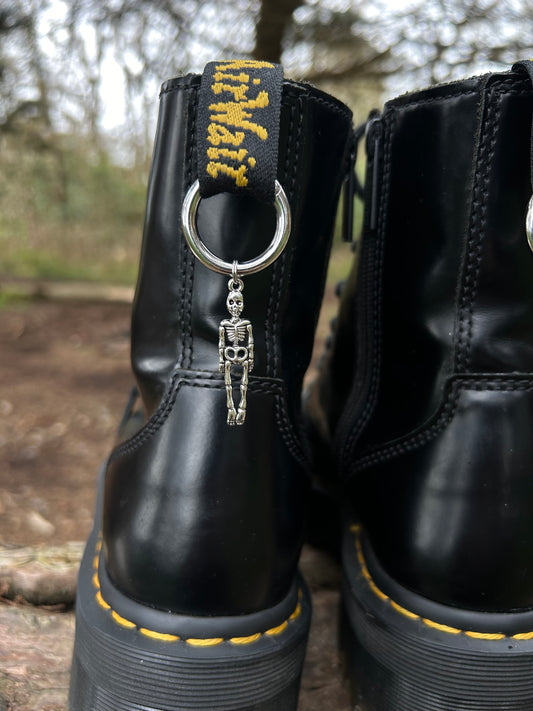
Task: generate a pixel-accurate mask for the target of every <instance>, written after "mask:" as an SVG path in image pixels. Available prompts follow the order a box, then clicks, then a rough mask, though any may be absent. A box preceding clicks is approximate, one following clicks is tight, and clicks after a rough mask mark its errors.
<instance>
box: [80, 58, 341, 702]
mask: <svg viewBox="0 0 533 711" xmlns="http://www.w3.org/2000/svg"><path fill="white" fill-rule="evenodd" d="M271 69H272V71H274V70H275V71H276V72H277V74H276V76H275V77H274V79H273V80H272V78H271V77H270V75H269V72H270V70H271ZM209 72H211V74H209ZM264 72H266V75H265V74H264ZM276 77H277V79H276ZM280 77H281V75H280V73H279V70H278V69H276V68H275V67H272V65H266V64H265V63H259V64H258V63H254V62H233V63H232V62H230V63H228V62H223V63H219V64H217V65H215V66H214V67H213V66H210V65H208V68H206V72H204V75H203V80H202V78H201V77H200V76H195V75H194V76H193V75H188V76H185V77H182V78H177V79H171V80H170V81H168V82H166V83H165V84H164V85H163V88H162V91H161V106H160V114H159V124H158V129H157V136H156V141H155V149H154V157H153V165H152V172H151V176H150V182H149V188H148V201H147V213H146V222H145V230H144V239H143V247H142V256H141V266H140V273H139V279H138V284H137V291H136V296H135V302H134V308H133V320H132V364H133V370H134V373H135V376H136V381H137V385H138V390H139V393H140V403H141V408H140V411H139V406H134V407H132V408H130V412H129V413H128V414H127V416H126V418H125V423H124V426H123V428H122V436H121V439H120V441H119V442H118V444H117V446H116V448H115V449H114V451H113V452H112V453H111V455H110V458H109V460H108V462H107V465H106V467H105V469H104V471H103V472H102V476H101V483H100V493H99V503H98V510H97V515H96V519H95V528H94V531H93V533H92V535H91V538H90V540H89V543H88V546H87V551H86V554H85V557H84V560H83V564H82V568H81V572H80V579H79V589H78V590H79V592H78V600H77V623H76V624H77V627H76V643H75V650H74V662H73V670H72V682H71V693H70V708H71V711H89V710H91V711H96V710H97V711H118V709H124V710H127V711H135V710H138V711H141V709H142V710H143V711H144V710H146V711H148V710H149V709H150V710H163V709H164V710H165V711H167V710H168V711H170V710H175V711H178V709H179V710H180V711H182V710H193V709H205V710H208V709H209V710H211V709H227V710H228V711H229V710H231V711H234V710H236V709H243V710H248V711H252V709H253V711H293V710H294V709H295V708H296V703H297V696H298V684H299V677H300V673H301V668H302V662H303V655H304V651H305V644H306V638H307V633H308V629H309V620H310V600H309V594H308V591H307V589H306V587H305V584H304V582H303V580H302V578H301V577H300V576H299V575H298V573H297V569H296V566H297V561H298V556H299V552H300V546H301V540H302V519H303V514H304V507H305V502H306V495H307V489H308V478H309V477H308V475H309V466H308V462H309V454H308V451H307V447H306V444H305V441H304V438H303V436H302V424H301V412H300V392H301V385H302V379H303V376H304V373H305V370H306V368H307V365H308V363H309V359H310V355H311V349H312V344H313V337H314V329H315V325H316V320H317V317H318V311H319V307H320V302H321V297H322V290H323V285H324V279H325V273H326V262H327V257H328V253H329V249H330V245H331V235H332V230H333V222H334V217H335V212H336V204H337V199H338V195H339V190H340V187H341V183H342V180H343V177H344V172H345V170H346V160H347V155H348V152H349V146H350V140H351V138H350V137H351V113H350V111H349V110H348V109H347V108H346V107H345V106H344V105H343V104H341V103H340V102H338V101H336V100H335V99H333V98H332V97H330V96H328V95H326V94H324V93H322V92H320V91H318V90H316V89H314V88H312V87H310V86H308V85H303V84H298V83H295V82H291V81H282V77H281V78H280ZM278 79H279V86H276V85H275V83H276V81H278ZM269 82H271V83H269ZM272 82H273V83H272ZM200 86H202V92H204V93H203V94H202V92H201V91H200ZM265 88H266V91H263V89H265ZM209 91H212V93H213V96H212V97H211V98H209ZM276 91H278V99H279V101H278V104H279V105H278V112H279V113H278V115H276V114H275V113H274V114H273V115H272V114H269V116H268V117H267V116H266V112H265V113H261V109H263V108H265V107H268V110H269V111H270V109H271V108H272V107H273V105H274V104H275V103H276V98H275V97H274V94H275V93H276ZM205 92H207V94H206V93H205ZM265 95H266V97H267V100H265ZM232 112H233V113H232ZM268 121H270V123H268ZM266 125H268V126H269V128H268V131H267V130H266V129H265V130H263V129H264V127H265V126H266ZM267 133H268V141H269V142H270V146H269V148H268V150H269V151H272V150H273V146H272V140H273V138H275V144H276V145H275V147H274V151H275V152H274V154H272V152H270V153H269V154H268V155H266V154H264V153H261V151H264V148H262V147H261V145H259V147H257V146H256V148H257V153H255V154H253V153H251V151H253V150H255V149H254V148H253V146H254V144H253V141H252V139H253V138H254V137H257V136H259V137H260V138H261V135H262V136H264V137H265V138H266V134H267ZM260 134H261V135H260ZM278 136H279V138H278ZM222 139H223V140H222ZM249 140H250V142H249ZM261 140H263V139H262V138H261ZM250 145H251V146H252V148H250ZM245 147H246V149H245ZM242 150H244V153H242V152H241V151H242ZM247 150H248V155H246V151H247ZM272 155H274V158H276V155H277V160H276V161H275V163H274V170H273V171H272V170H271V168H272V165H270V166H268V165H266V163H268V162H269V161H270V163H271V162H272ZM206 156H207V158H206ZM261 162H262V163H261ZM198 166H200V168H198ZM255 167H257V168H262V169H265V168H266V171H264V172H263V173H262V178H261V180H262V181H263V182H262V183H260V186H259V190H256V191H255V192H254V190H255V187H257V186H255V187H254V185H255V184H254V181H253V173H254V171H253V168H255ZM199 170H200V172H202V171H207V173H206V174H205V175H204V174H202V175H200V174H199ZM269 170H270V172H269ZM265 175H266V176H267V177H266V179H265ZM243 176H244V178H245V181H243ZM269 176H270V177H269ZM197 178H199V179H200V187H199V188H198V186H197V184H196V182H195V181H196V180H197ZM210 178H213V180H215V179H219V178H220V179H221V180H222V186H223V189H224V190H225V192H223V193H220V194H213V195H212V196H211V197H207V195H208V194H210V193H216V192H217V191H218V189H219V187H220V185H219V183H217V182H216V180H215V182H214V183H213V182H210ZM275 178H277V181H279V185H280V186H281V188H282V189H283V191H284V195H286V200H287V203H284V204H281V203H282V202H283V200H282V198H281V197H280V190H279V188H278V187H277V186H275V184H274V179H275ZM202 181H203V186H202ZM224 181H226V182H225V183H224ZM198 189H199V190H200V191H203V193H198ZM226 190H227V191H232V192H233V193H234V194H231V193H230V192H226ZM201 194H203V195H206V197H205V199H201V200H200V202H199V204H198V197H199V195H201ZM186 195H187V201H186V202H185V208H184V213H186V214H184V216H183V218H184V224H185V227H186V229H187V230H190V229H192V231H193V232H196V230H197V234H195V235H193V237H191V236H190V235H189V239H190V240H192V242H191V244H192V245H193V249H195V250H196V252H195V253H193V251H191V249H189V246H188V245H187V243H186V241H185V239H184V236H183V234H182V207H183V204H184V200H185V198H186ZM273 198H275V201H276V205H277V216H276V211H275V209H274V207H273V205H272V204H271V202H272V200H273ZM280 204H281V206H280ZM196 210H197V212H196ZM284 210H285V212H284ZM287 210H288V211H287ZM289 217H290V219H291V220H292V228H291V231H290V235H289V237H288V243H287V244H286V246H285V248H284V249H283V251H282V253H281V254H280V255H279V256H276V254H273V255H272V253H270V257H269V258H270V259H274V261H273V263H272V264H271V265H270V266H269V265H268V264H265V263H263V264H262V266H261V265H260V266H259V270H258V271H256V272H255V273H249V271H252V270H249V271H247V269H248V267H249V265H250V262H252V263H253V262H254V260H256V258H258V257H260V260H261V259H263V257H264V255H265V253H267V257H268V255H269V249H270V247H269V245H271V242H272V240H273V235H274V234H275V235H276V237H275V239H277V238H278V237H279V238H280V240H281V242H283V240H284V239H285V238H286V236H287V230H286V229H285V228H286V227H288V225H287V222H288V219H289ZM194 239H196V243H195V242H194ZM198 245H200V247H198ZM204 248H205V249H204ZM282 248H283V244H281V247H280V249H282ZM202 249H203V252H202ZM278 251H279V250H278ZM209 253H210V254H211V257H209ZM202 254H203V255H204V257H202ZM205 254H207V255H208V257H207V260H206V259H205ZM195 255H196V256H195ZM198 255H199V256H200V257H201V258H202V259H203V260H204V262H205V263H206V264H207V266H205V264H202V263H201V262H200V260H199V259H197V256H198ZM211 258H213V259H212V260H211V262H210V261H209V260H210V259H211ZM220 260H222V261H223V262H226V267H223V268H222V269H221V271H222V273H217V272H216V271H214V269H215V266H216V264H217V262H218V261H220ZM265 260H266V257H265V259H263V262H264V261H265ZM267 261H268V260H267ZM213 262H214V265H215V266H213ZM228 265H229V267H228ZM228 268H229V271H228ZM228 282H229V291H228ZM243 298H244V308H243ZM228 311H229V313H228ZM252 328H253V331H252ZM252 333H253V335H252Z"/></svg>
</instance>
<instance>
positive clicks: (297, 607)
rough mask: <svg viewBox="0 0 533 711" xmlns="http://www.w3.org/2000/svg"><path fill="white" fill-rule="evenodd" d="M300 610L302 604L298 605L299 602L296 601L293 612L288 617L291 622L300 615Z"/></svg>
mask: <svg viewBox="0 0 533 711" xmlns="http://www.w3.org/2000/svg"><path fill="white" fill-rule="evenodd" d="M301 612H302V606H301V605H300V603H298V604H297V605H296V607H295V608H294V612H293V613H292V615H291V616H290V617H289V620H290V622H292V621H293V620H295V619H296V618H297V617H300V614H301Z"/></svg>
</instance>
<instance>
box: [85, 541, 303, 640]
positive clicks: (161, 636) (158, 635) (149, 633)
mask: <svg viewBox="0 0 533 711" xmlns="http://www.w3.org/2000/svg"><path fill="white" fill-rule="evenodd" d="M99 545H100V547H101V541H98V543H97V544H96V547H97V549H98V546H99ZM93 566H94V567H95V569H96V570H95V572H94V574H93V577H92V581H93V585H94V587H95V588H96V591H97V592H96V601H97V602H98V604H99V605H100V607H102V608H103V609H104V610H111V616H112V618H113V619H114V620H115V622H117V623H118V624H119V625H121V626H122V627H127V628H128V629H132V628H134V627H137V625H136V624H135V623H134V622H131V621H130V620H127V619H126V618H124V617H121V615H119V614H118V612H116V611H115V610H113V609H112V607H111V605H109V604H108V603H107V602H106V601H105V600H104V598H103V597H102V593H101V590H100V580H99V578H98V556H95V558H94V559H93ZM302 597H303V592H302V590H301V588H299V589H298V603H297V604H296V607H295V608H294V610H293V612H292V613H291V615H290V616H289V618H288V619H287V620H285V621H284V622H282V623H281V625H278V627H272V629H269V630H267V631H266V632H257V633H255V634H251V635H248V636H246V637H230V638H229V639H228V640H224V639H223V638H222V637H212V638H207V639H196V638H193V637H190V638H188V639H185V642H187V644H190V645H192V646H194V647H214V646H215V645H217V644H221V643H222V642H224V641H228V642H232V643H233V644H253V642H256V641H257V640H258V639H260V638H261V637H262V636H263V635H269V636H273V635H278V634H281V633H282V632H283V631H284V630H285V629H286V628H287V627H288V625H289V622H292V621H294V620H296V619H297V618H298V617H299V616H300V614H301V612H302V605H301V603H300V602H299V601H300V600H301V599H302ZM137 629H138V630H139V631H140V632H141V633H142V634H143V635H145V636H146V637H151V638H152V639H157V640H160V641H162V642H177V641H178V640H179V639H181V638H180V637H178V636H177V635H173V634H166V633H163V632H156V631H154V630H149V629H147V628H145V627H137Z"/></svg>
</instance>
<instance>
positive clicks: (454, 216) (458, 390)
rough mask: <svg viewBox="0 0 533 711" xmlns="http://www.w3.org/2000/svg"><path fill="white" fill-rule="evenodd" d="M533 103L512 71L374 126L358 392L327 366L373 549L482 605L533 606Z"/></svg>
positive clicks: (398, 575)
mask: <svg viewBox="0 0 533 711" xmlns="http://www.w3.org/2000/svg"><path fill="white" fill-rule="evenodd" d="M532 111H533V91H532V90H531V82H530V81H529V79H527V78H526V77H525V76H523V75H522V74H519V73H517V72H509V73H502V74H495V75H488V76H484V77H479V78H474V79H470V80H467V81H464V82H459V83H455V84H450V85H444V86H439V87H434V88H432V89H429V90H427V91H424V92H420V93H417V94H411V95H407V96H405V97H401V98H399V99H397V100H395V101H393V102H390V103H389V104H387V106H386V107H385V111H384V113H383V116H382V118H381V119H380V121H378V122H373V123H372V125H371V126H370V127H369V134H368V148H369V165H368V179H367V191H368V192H367V210H366V222H365V231H364V235H363V241H362V249H361V255H360V264H359V267H358V268H357V274H356V275H355V274H354V275H352V277H351V278H350V280H349V282H348V287H347V290H346V293H345V294H344V296H343V304H342V307H341V314H340V315H341V321H340V323H339V326H338V335H337V339H336V344H335V346H334V350H333V352H332V355H331V358H332V360H333V361H334V360H335V358H339V356H338V353H339V352H343V353H351V356H352V359H353V363H354V366H353V368H354V375H353V377H352V379H351V383H352V388H351V392H349V393H347V392H346V391H347V389H346V386H345V385H344V387H343V386H342V382H341V380H342V378H340V377H339V376H337V375H336V374H335V373H333V374H332V372H331V371H330V373H329V375H328V378H329V382H330V384H331V385H332V387H333V388H336V389H337V390H336V395H335V396H334V397H333V398H332V401H333V405H334V407H331V408H330V411H331V412H333V411H334V409H335V408H336V409H337V410H342V413H341V415H340V416H339V419H338V420H337V422H336V424H333V425H331V424H330V428H331V432H330V434H331V433H333V434H332V436H333V437H335V442H336V451H337V454H338V459H339V466H340V471H341V472H342V474H343V476H344V477H345V478H346V480H347V482H348V484H347V486H348V487H349V489H350V490H351V493H352V500H353V502H354V505H355V506H356V508H357V509H358V510H359V513H360V516H361V519H362V521H363V523H364V525H365V527H366V529H367V531H368V535H369V540H370V542H371V544H372V546H373V547H374V550H375V553H376V555H377V558H378V559H379V560H380V562H381V564H382V565H383V566H384V567H385V569H386V570H387V572H388V573H389V574H390V575H392V576H393V577H394V578H395V579H396V580H398V581H399V582H400V583H402V584H403V585H405V586H406V587H408V588H410V589H411V590H415V591H417V592H419V593H421V594H422V595H425V596H427V597H429V598H431V599H434V600H439V601H441V602H444V603H446V604H453V605H458V606H463V607H470V608H476V609H482V610H491V609H509V608H519V607H529V606H530V605H531V604H532V603H533V577H532V576H529V577H528V575H527V574H526V573H524V571H527V570H528V569H529V565H528V558H529V552H528V551H529V550H530V549H531V546H532V545H533V526H532V525H531V521H533V509H532V506H531V501H532V500H533V499H532V496H531V494H532V493H533V492H532V491H531V486H532V485H531V476H530V475H529V462H530V461H531V457H532V456H533V446H532V445H531V437H530V436H529V435H528V434H527V433H528V432H529V430H530V428H531V426H532V425H533V395H532V394H531V389H532V387H533V329H532V328H531V323H532V322H533V281H532V280H531V270H532V269H533V255H532V254H531V251H530V249H529V247H528V243H527V239H526V231H525V218H526V212H527V205H528V200H529V198H530V196H531V149H530V145H531V116H532ZM343 319H344V321H343ZM347 319H348V320H349V319H352V320H353V322H352V323H351V324H350V326H348V327H347V328H346V320H347ZM343 333H344V334H345V335H347V339H348V340H346V338H345V336H344V335H343ZM345 358H346V356H345ZM339 402H341V403H342V407H339ZM518 541H520V545H517V542H518ZM510 551H513V552H512V554H510Z"/></svg>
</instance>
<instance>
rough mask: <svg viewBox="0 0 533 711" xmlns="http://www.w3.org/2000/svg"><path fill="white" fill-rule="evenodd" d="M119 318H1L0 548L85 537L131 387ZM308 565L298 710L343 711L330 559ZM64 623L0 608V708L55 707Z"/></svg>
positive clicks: (52, 306)
mask: <svg viewBox="0 0 533 711" xmlns="http://www.w3.org/2000/svg"><path fill="white" fill-rule="evenodd" d="M129 313H130V306H129V305H128V304H116V303H72V302H70V303H69V302H48V301H42V302H39V301H35V302H29V303H24V304H21V305H17V306H9V307H7V308H3V309H2V310H1V311H0V363H1V366H0V544H3V546H4V547H6V546H7V547H11V546H14V545H22V544H24V545H42V544H43V543H46V544H48V545H63V544H65V543H66V542H67V541H83V540H84V539H85V538H86V537H87V536H88V534H89V531H90V527H91V523H92V513H93V502H94V495H95V483H96V476H97V472H98V468H99V466H100V464H101V462H102V460H103V458H104V457H105V456H106V454H107V453H108V452H109V449H110V447H111V445H112V442H113V439H114V432H115V428H116V425H117V422H118V420H119V418H120V416H121V414H122V410H123V408H124V405H125V403H126V400H127V397H128V393H129V389H130V387H131V385H132V377H131V375H130V369H129ZM320 328H321V332H323V331H324V326H321V327H320ZM306 558H307V559H306V562H305V564H304V572H305V570H307V573H308V576H309V577H311V578H312V580H311V583H312V589H313V594H314V605H315V614H314V623H313V630H312V635H311V640H310V644H309V652H308V659H307V663H306V669H305V672H304V679H303V682H302V693H301V701H300V706H299V709H300V711H318V710H319V709H320V711H322V710H323V709H326V708H327V709H332V710H334V711H348V709H349V703H348V697H347V692H346V690H345V688H344V687H343V684H342V680H341V673H340V662H339V658H338V656H337V651H336V639H335V638H336V615H337V612H336V608H337V604H338V592H337V590H336V589H335V577H336V574H335V572H334V573H333V574H331V573H330V572H328V571H327V570H326V572H325V573H324V574H322V572H323V571H324V570H325V569H327V568H328V565H329V563H328V562H327V561H326V563H324V561H321V560H320V559H319V558H317V557H316V555H315V553H313V551H309V550H307V551H306ZM317 561H318V562H317ZM324 566H325V568H324ZM73 628H74V625H73V612H72V610H71V609H70V610H68V609H67V610H66V611H63V612H61V611H57V610H53V611H49V610H42V609H39V608H30V607H28V606H27V605H26V606H23V605H17V604H14V603H13V602H7V601H4V602H0V659H1V660H3V661H2V662H1V663H0V709H1V710H2V711H4V710H5V711H45V710H46V711H64V710H65V708H66V693H67V692H66V689H67V684H68V667H69V663H70V654H71V647H72V634H73Z"/></svg>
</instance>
